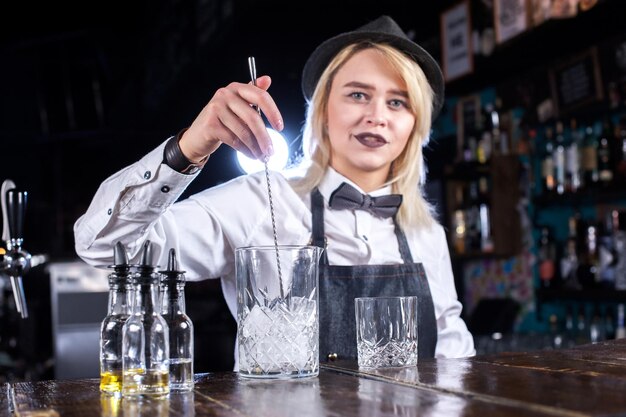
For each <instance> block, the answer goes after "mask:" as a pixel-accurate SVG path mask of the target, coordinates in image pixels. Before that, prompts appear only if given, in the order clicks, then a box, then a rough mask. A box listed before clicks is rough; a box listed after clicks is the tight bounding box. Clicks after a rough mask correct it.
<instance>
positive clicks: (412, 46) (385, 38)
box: [302, 31, 444, 120]
mask: <svg viewBox="0 0 626 417" xmlns="http://www.w3.org/2000/svg"><path fill="white" fill-rule="evenodd" d="M361 41H368V42H376V43H385V44H389V45H391V46H393V47H395V48H397V49H398V50H400V51H401V52H403V53H405V54H406V55H408V56H409V57H410V58H411V59H413V60H414V61H415V62H417V64H418V65H419V66H420V68H421V69H422V71H424V75H426V79H427V80H428V83H429V84H430V86H431V88H432V89H433V112H432V118H431V120H435V118H436V117H437V116H438V115H439V112H440V111H441V108H442V107H443V97H444V81H443V75H442V73H441V69H440V67H439V64H437V61H435V59H434V58H433V57H432V56H431V55H430V54H429V53H428V52H426V50H424V49H423V48H422V47H421V46H419V45H418V44H416V43H415V42H412V41H411V40H409V39H404V38H401V37H398V36H394V35H390V34H385V33H380V32H367V31H363V32H349V33H342V34H340V35H337V36H335V37H333V38H330V39H328V40H326V41H325V42H323V43H322V44H320V45H319V46H318V47H317V48H315V50H314V51H313V53H312V54H311V56H309V59H308V60H307V61H306V64H305V65H304V70H303V71H302V92H303V93H304V97H305V98H306V99H307V100H310V99H311V97H312V96H313V92H314V91H315V87H316V86H317V82H318V81H319V79H320V77H321V76H322V73H323V72H324V70H325V69H326V67H327V66H328V64H329V63H330V61H331V60H332V59H333V57H334V56H335V55H337V54H338V53H339V51H341V50H342V49H343V48H344V47H346V46H348V45H351V44H353V43H358V42H361Z"/></svg>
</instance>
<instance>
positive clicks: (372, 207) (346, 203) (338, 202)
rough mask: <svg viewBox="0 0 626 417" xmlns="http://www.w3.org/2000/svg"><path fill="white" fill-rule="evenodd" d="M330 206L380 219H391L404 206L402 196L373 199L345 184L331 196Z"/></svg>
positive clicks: (395, 195) (383, 196)
mask: <svg viewBox="0 0 626 417" xmlns="http://www.w3.org/2000/svg"><path fill="white" fill-rule="evenodd" d="M328 204H329V205H330V207H331V208H333V209H337V210H340V209H350V210H365V211H367V212H370V213H372V214H373V215H375V216H378V217H391V216H393V215H395V214H396V212H397V211H398V207H400V204H402V195H400V194H389V195H381V196H380V197H372V196H370V195H369V194H361V193H360V192H359V190H357V189H356V188H354V187H353V186H351V185H350V184H347V183H345V182H344V183H341V185H340V186H339V187H338V188H337V189H336V190H335V191H333V193H332V194H331V195H330V200H329V202H328Z"/></svg>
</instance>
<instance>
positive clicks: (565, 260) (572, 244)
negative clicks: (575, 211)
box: [560, 215, 580, 289]
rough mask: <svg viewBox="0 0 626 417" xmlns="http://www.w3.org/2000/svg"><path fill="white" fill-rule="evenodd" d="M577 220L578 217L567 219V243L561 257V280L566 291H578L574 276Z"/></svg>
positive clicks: (576, 260) (576, 257) (576, 264)
mask: <svg viewBox="0 0 626 417" xmlns="http://www.w3.org/2000/svg"><path fill="white" fill-rule="evenodd" d="M578 219H579V216H578V215H574V216H571V217H570V218H569V219H568V222H567V228H568V234H567V241H566V242H565V248H564V251H563V256H562V257H561V264H560V269H561V279H562V280H563V287H565V288H568V289H580V283H579V282H578V278H577V276H576V273H577V270H578V233H577V227H578Z"/></svg>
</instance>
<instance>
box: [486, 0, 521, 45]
mask: <svg viewBox="0 0 626 417" xmlns="http://www.w3.org/2000/svg"><path fill="white" fill-rule="evenodd" d="M493 6H494V7H493V14H494V17H493V19H494V23H495V27H496V43H503V42H506V41H508V40H509V39H511V38H513V37H515V36H517V35H519V34H520V33H522V32H524V31H525V30H527V29H528V26H529V19H528V0H494V5H493Z"/></svg>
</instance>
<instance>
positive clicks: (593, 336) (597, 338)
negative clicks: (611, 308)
mask: <svg viewBox="0 0 626 417" xmlns="http://www.w3.org/2000/svg"><path fill="white" fill-rule="evenodd" d="M605 339H606V331H605V328H604V323H603V321H602V316H601V314H600V309H599V308H598V306H595V308H594V309H593V315H592V317H591V323H589V340H590V342H591V343H598V342H601V341H603V340H605Z"/></svg>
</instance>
